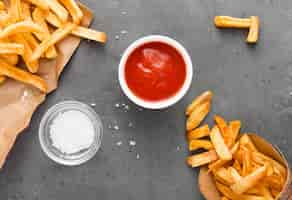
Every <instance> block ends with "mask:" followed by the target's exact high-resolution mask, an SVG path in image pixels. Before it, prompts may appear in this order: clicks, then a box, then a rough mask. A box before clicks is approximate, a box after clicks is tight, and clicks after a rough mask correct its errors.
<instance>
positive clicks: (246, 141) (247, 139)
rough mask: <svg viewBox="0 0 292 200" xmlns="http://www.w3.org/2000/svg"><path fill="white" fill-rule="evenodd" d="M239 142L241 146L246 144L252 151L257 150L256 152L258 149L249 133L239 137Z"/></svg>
mask: <svg viewBox="0 0 292 200" xmlns="http://www.w3.org/2000/svg"><path fill="white" fill-rule="evenodd" d="M239 144H240V146H245V147H246V148H248V149H249V150H251V151H255V152H257V151H258V150H257V148H256V147H255V145H254V144H253V142H252V140H251V139H250V137H249V136H248V135H247V134H244V135H243V136H241V138H240V139H239Z"/></svg>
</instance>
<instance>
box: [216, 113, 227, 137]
mask: <svg viewBox="0 0 292 200" xmlns="http://www.w3.org/2000/svg"><path fill="white" fill-rule="evenodd" d="M214 121H215V123H216V124H217V126H218V128H219V130H220V132H221V133H223V132H224V131H225V128H226V127H227V123H226V121H225V120H224V118H223V117H221V116H219V115H214Z"/></svg>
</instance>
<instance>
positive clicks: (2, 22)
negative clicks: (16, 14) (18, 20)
mask: <svg viewBox="0 0 292 200" xmlns="http://www.w3.org/2000/svg"><path fill="white" fill-rule="evenodd" d="M10 23H11V16H10V15H9V14H8V13H7V12H6V11H0V28H3V27H5V26H7V25H8V24H10Z"/></svg>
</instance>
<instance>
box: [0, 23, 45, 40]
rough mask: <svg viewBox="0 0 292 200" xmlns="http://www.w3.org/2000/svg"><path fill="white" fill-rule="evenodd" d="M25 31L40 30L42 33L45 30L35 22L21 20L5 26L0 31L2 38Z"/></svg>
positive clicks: (0, 37)
mask: <svg viewBox="0 0 292 200" xmlns="http://www.w3.org/2000/svg"><path fill="white" fill-rule="evenodd" d="M25 32H40V33H42V32H43V30H42V27H40V26H39V25H37V24H35V23H33V22H32V21H30V20H27V21H21V22H17V23H15V24H11V25H9V26H7V27H5V28H4V29H3V30H2V31H1V32H0V39H3V38H6V37H8V36H10V35H14V34H17V33H25Z"/></svg>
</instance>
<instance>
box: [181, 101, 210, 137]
mask: <svg viewBox="0 0 292 200" xmlns="http://www.w3.org/2000/svg"><path fill="white" fill-rule="evenodd" d="M210 106H211V104H210V102H209V101H207V102H205V103H203V104H201V105H199V106H197V107H196V108H195V109H194V110H193V111H192V113H191V114H190V116H189V118H188V119H187V123H186V129H187V131H190V130H193V129H195V128H197V127H198V126H199V125H200V123H201V122H202V121H203V120H204V119H205V117H206V116H207V115H208V113H209V111H210Z"/></svg>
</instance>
